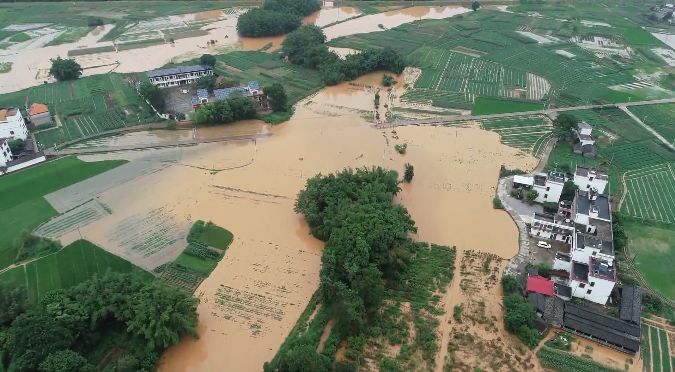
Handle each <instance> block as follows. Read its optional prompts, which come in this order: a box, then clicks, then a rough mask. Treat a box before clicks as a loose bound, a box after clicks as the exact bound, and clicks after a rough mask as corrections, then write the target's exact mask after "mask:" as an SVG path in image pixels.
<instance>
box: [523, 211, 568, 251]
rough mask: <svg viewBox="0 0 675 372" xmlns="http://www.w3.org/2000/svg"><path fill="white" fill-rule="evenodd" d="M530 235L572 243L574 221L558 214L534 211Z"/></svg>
mask: <svg viewBox="0 0 675 372" xmlns="http://www.w3.org/2000/svg"><path fill="white" fill-rule="evenodd" d="M530 235H532V236H536V237H542V238H545V239H551V240H556V241H559V242H564V243H568V244H571V243H572V237H573V236H574V221H573V220H571V219H570V218H567V217H565V216H564V215H561V214H560V213H556V214H553V215H551V214H545V213H536V212H535V213H534V214H533V215H532V223H531V225H530Z"/></svg>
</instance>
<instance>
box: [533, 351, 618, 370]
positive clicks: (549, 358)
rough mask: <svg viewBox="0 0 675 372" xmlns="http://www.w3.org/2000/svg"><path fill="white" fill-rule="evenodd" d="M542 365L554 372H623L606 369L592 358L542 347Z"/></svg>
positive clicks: (539, 353) (540, 352) (539, 356)
mask: <svg viewBox="0 0 675 372" xmlns="http://www.w3.org/2000/svg"><path fill="white" fill-rule="evenodd" d="M537 358H539V362H540V363H541V365H542V366H543V367H544V368H546V369H550V370H552V371H560V372H567V371H575V372H619V371H621V370H619V369H614V368H609V367H605V366H604V365H602V364H600V363H598V362H596V361H594V360H593V359H590V358H582V357H579V356H576V355H573V354H569V353H566V352H564V351H561V350H556V349H552V348H550V347H546V346H545V347H542V348H541V349H540V350H539V351H538V352H537Z"/></svg>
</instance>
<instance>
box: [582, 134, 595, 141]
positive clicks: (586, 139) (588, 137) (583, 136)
mask: <svg viewBox="0 0 675 372" xmlns="http://www.w3.org/2000/svg"><path fill="white" fill-rule="evenodd" d="M579 139H580V140H582V141H593V136H590V135H588V134H580V135H579Z"/></svg>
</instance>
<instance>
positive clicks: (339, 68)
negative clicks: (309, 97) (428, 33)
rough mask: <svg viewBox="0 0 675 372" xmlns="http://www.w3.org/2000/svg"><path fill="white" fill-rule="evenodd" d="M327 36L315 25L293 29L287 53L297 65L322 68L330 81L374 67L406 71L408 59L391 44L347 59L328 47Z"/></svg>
mask: <svg viewBox="0 0 675 372" xmlns="http://www.w3.org/2000/svg"><path fill="white" fill-rule="evenodd" d="M325 43H326V36H325V35H324V33H323V31H322V30H321V29H320V28H319V27H317V26H315V25H307V26H302V27H300V28H298V29H297V30H295V31H293V32H291V33H290V34H289V35H288V36H287V37H286V39H285V40H284V42H283V44H282V46H283V48H282V52H283V54H284V55H285V56H286V57H288V60H289V61H290V62H291V63H293V64H296V65H300V66H303V67H306V68H309V69H315V70H319V71H320V72H321V76H322V78H323V81H324V83H325V84H327V85H334V84H337V83H339V82H341V81H345V80H353V79H355V78H357V77H359V76H361V75H364V74H367V73H369V72H373V71H380V70H388V71H393V72H395V73H397V74H400V73H401V72H403V69H404V68H405V60H404V59H403V57H402V56H401V55H400V54H398V52H396V51H395V50H394V49H392V48H391V47H385V48H383V49H366V50H363V51H362V52H361V53H356V54H350V55H348V56H347V57H346V58H345V59H344V60H342V59H340V57H338V56H337V54H335V53H333V52H331V51H329V50H328V46H327V45H326V44H325Z"/></svg>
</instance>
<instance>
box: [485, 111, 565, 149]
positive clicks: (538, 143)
mask: <svg viewBox="0 0 675 372" xmlns="http://www.w3.org/2000/svg"><path fill="white" fill-rule="evenodd" d="M481 128H483V129H485V130H490V131H493V132H496V133H498V134H499V137H500V141H501V142H502V143H503V144H505V145H508V146H511V147H515V148H517V149H520V150H523V151H525V152H528V153H531V154H534V155H535V156H536V155H538V154H539V153H540V152H541V150H542V147H543V146H544V145H545V144H546V142H547V141H548V140H549V139H550V138H551V130H552V126H551V124H549V122H548V120H546V119H544V118H543V117H542V116H526V117H516V118H508V119H489V120H483V121H482V122H481Z"/></svg>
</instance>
